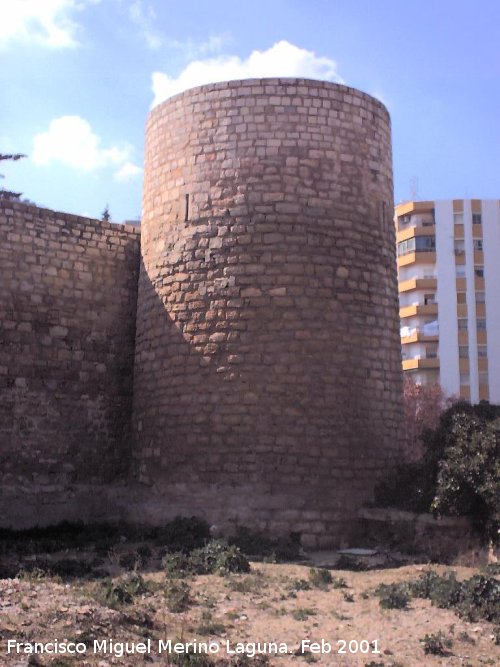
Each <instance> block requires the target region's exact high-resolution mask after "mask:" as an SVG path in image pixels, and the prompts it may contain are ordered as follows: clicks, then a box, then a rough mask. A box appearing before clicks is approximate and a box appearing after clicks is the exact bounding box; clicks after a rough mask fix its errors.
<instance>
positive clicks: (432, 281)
mask: <svg viewBox="0 0 500 667" xmlns="http://www.w3.org/2000/svg"><path fill="white" fill-rule="evenodd" d="M398 289H399V292H409V291H410V290H416V289H428V290H436V289H437V279H436V278H410V279H409V280H403V281H401V282H400V283H399V285H398Z"/></svg>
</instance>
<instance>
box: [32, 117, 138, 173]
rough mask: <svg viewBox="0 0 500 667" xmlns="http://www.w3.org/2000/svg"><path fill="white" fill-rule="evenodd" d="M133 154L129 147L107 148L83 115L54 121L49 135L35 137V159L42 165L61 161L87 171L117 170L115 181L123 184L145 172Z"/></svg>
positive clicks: (43, 133)
mask: <svg viewBox="0 0 500 667" xmlns="http://www.w3.org/2000/svg"><path fill="white" fill-rule="evenodd" d="M131 152H132V149H131V147H130V146H129V145H127V144H124V145H121V146H111V147H109V148H103V147H102V146H101V139H100V137H99V136H98V135H97V134H95V133H94V132H93V131H92V128H91V127H90V124H89V123H88V121H86V120H85V119H84V118H80V116H61V117H60V118H55V119H54V120H52V121H51V122H50V125H49V129H48V130H47V131H46V132H41V133H40V134H37V135H35V137H34V138H33V152H32V154H31V158H32V160H33V162H34V164H36V165H39V166H45V165H50V164H52V163H54V162H59V163H61V164H64V165H67V166H69V167H73V168H75V169H81V170H83V171H87V172H90V171H94V170H95V169H101V168H103V167H117V168H118V171H117V172H116V174H115V178H116V179H117V180H120V181H123V180H127V179H129V178H131V177H132V176H134V175H136V174H137V173H139V172H140V171H141V169H140V168H139V167H136V166H135V165H134V164H133V163H132V162H131V161H130V154H131Z"/></svg>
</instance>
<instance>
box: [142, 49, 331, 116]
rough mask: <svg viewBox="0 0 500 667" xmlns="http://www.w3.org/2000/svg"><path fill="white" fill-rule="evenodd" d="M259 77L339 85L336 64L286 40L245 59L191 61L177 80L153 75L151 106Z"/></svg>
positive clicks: (159, 74)
mask: <svg viewBox="0 0 500 667" xmlns="http://www.w3.org/2000/svg"><path fill="white" fill-rule="evenodd" d="M262 77H303V78H309V79H323V80H327V81H337V82H342V79H341V78H340V77H339V75H338V74H337V63H336V62H335V61H334V60H332V59H331V58H327V57H324V56H317V55H316V54H315V53H314V52H313V51H307V49H301V48H300V47H298V46H295V45H294V44H290V42H287V41H284V40H283V41H281V42H278V43H277V44H274V45H273V46H272V47H271V48H270V49H268V50H267V51H252V53H251V54H250V55H249V56H248V58H247V59H245V60H243V59H241V58H239V57H238V56H219V57H216V58H208V59H206V60H195V61H193V62H191V63H189V65H187V67H186V68H185V69H183V70H182V72H181V73H180V74H179V76H178V77H170V76H169V75H168V74H165V73H163V72H154V73H153V75H152V85H153V93H154V101H153V106H154V105H156V104H159V103H160V102H162V101H163V100H165V99H167V98H168V97H171V96H172V95H176V94H177V93H180V92H182V91H183V90H187V89H188V88H193V87H194V86H200V85H202V84H207V83H216V82H217V81H229V80H231V79H252V78H262Z"/></svg>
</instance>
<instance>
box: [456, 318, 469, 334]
mask: <svg viewBox="0 0 500 667" xmlns="http://www.w3.org/2000/svg"><path fill="white" fill-rule="evenodd" d="M458 330H459V331H467V318H466V317H459V318H458Z"/></svg>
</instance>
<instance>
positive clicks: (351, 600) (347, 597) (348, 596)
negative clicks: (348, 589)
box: [344, 593, 354, 602]
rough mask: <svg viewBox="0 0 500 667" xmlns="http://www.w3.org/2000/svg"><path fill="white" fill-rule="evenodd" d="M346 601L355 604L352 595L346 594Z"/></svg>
mask: <svg viewBox="0 0 500 667" xmlns="http://www.w3.org/2000/svg"><path fill="white" fill-rule="evenodd" d="M344 600H345V601H346V602H354V595H352V594H351V593H344Z"/></svg>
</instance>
